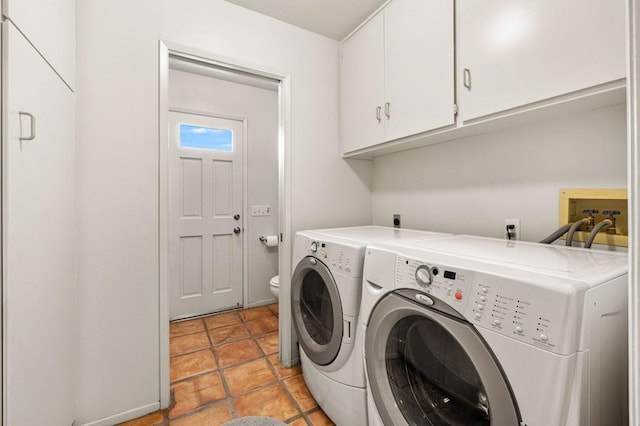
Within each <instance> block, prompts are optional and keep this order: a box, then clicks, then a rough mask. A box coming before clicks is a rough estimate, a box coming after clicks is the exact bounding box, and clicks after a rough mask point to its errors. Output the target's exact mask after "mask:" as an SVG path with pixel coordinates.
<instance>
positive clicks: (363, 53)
mask: <svg viewBox="0 0 640 426" xmlns="http://www.w3.org/2000/svg"><path fill="white" fill-rule="evenodd" d="M383 36H384V32H383V17H382V14H378V15H376V16H375V17H373V19H371V21H369V22H368V23H367V24H366V25H365V26H363V27H362V28H361V29H360V30H359V31H358V32H357V33H355V34H354V35H353V36H352V37H351V38H350V39H349V40H347V41H346V42H345V43H344V44H343V45H342V55H341V56H342V57H341V67H340V103H341V105H340V122H341V139H342V152H343V153H346V152H350V151H355V150H357V149H361V148H366V147H369V146H372V145H375V144H378V143H380V142H382V140H383V138H384V125H383V121H382V120H378V119H377V118H376V111H377V108H380V111H379V115H380V118H382V117H383V112H382V106H383V104H384V52H383V50H382V49H383V46H384V40H383Z"/></svg>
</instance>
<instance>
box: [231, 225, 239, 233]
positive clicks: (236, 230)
mask: <svg viewBox="0 0 640 426" xmlns="http://www.w3.org/2000/svg"><path fill="white" fill-rule="evenodd" d="M233 233H234V234H239V233H240V227H239V226H236V227H235V228H233Z"/></svg>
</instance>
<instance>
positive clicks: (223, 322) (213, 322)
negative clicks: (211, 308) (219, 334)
mask: <svg viewBox="0 0 640 426" xmlns="http://www.w3.org/2000/svg"><path fill="white" fill-rule="evenodd" d="M204 323H205V325H206V326H207V328H208V329H211V328H218V327H225V326H227V325H233V324H240V315H239V314H238V312H225V313H223V314H215V315H211V316H210V317H205V318H204Z"/></svg>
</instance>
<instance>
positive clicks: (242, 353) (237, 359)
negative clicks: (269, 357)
mask: <svg viewBox="0 0 640 426" xmlns="http://www.w3.org/2000/svg"><path fill="white" fill-rule="evenodd" d="M215 352H216V355H217V356H218V364H219V365H220V368H225V367H230V366H232V365H236V364H240V363H243V362H245V361H249V360H252V359H256V358H260V356H262V353H261V352H260V349H258V345H256V343H255V342H254V341H253V339H245V340H240V341H238V342H233V343H229V344H226V345H222V346H216V348H215Z"/></svg>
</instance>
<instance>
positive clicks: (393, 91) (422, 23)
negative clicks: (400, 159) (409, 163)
mask: <svg viewBox="0 0 640 426" xmlns="http://www.w3.org/2000/svg"><path fill="white" fill-rule="evenodd" d="M453 19H454V18H453V2H452V1H441V0H395V1H393V2H391V3H390V4H389V6H388V7H387V8H386V9H385V10H384V31H385V37H384V40H385V49H384V54H385V102H386V103H388V105H385V109H388V112H389V117H387V116H386V115H385V125H386V127H385V140H393V139H398V138H401V137H404V136H409V135H413V134H416V133H421V132H425V131H428V130H433V129H436V128H438V127H443V126H447V125H451V124H454V122H455V115H454V109H453V108H454V103H455V100H454V91H455V87H454V73H455V71H454V62H453V60H454V58H453V56H454V55H453V52H454V46H453V36H454V29H453Z"/></svg>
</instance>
